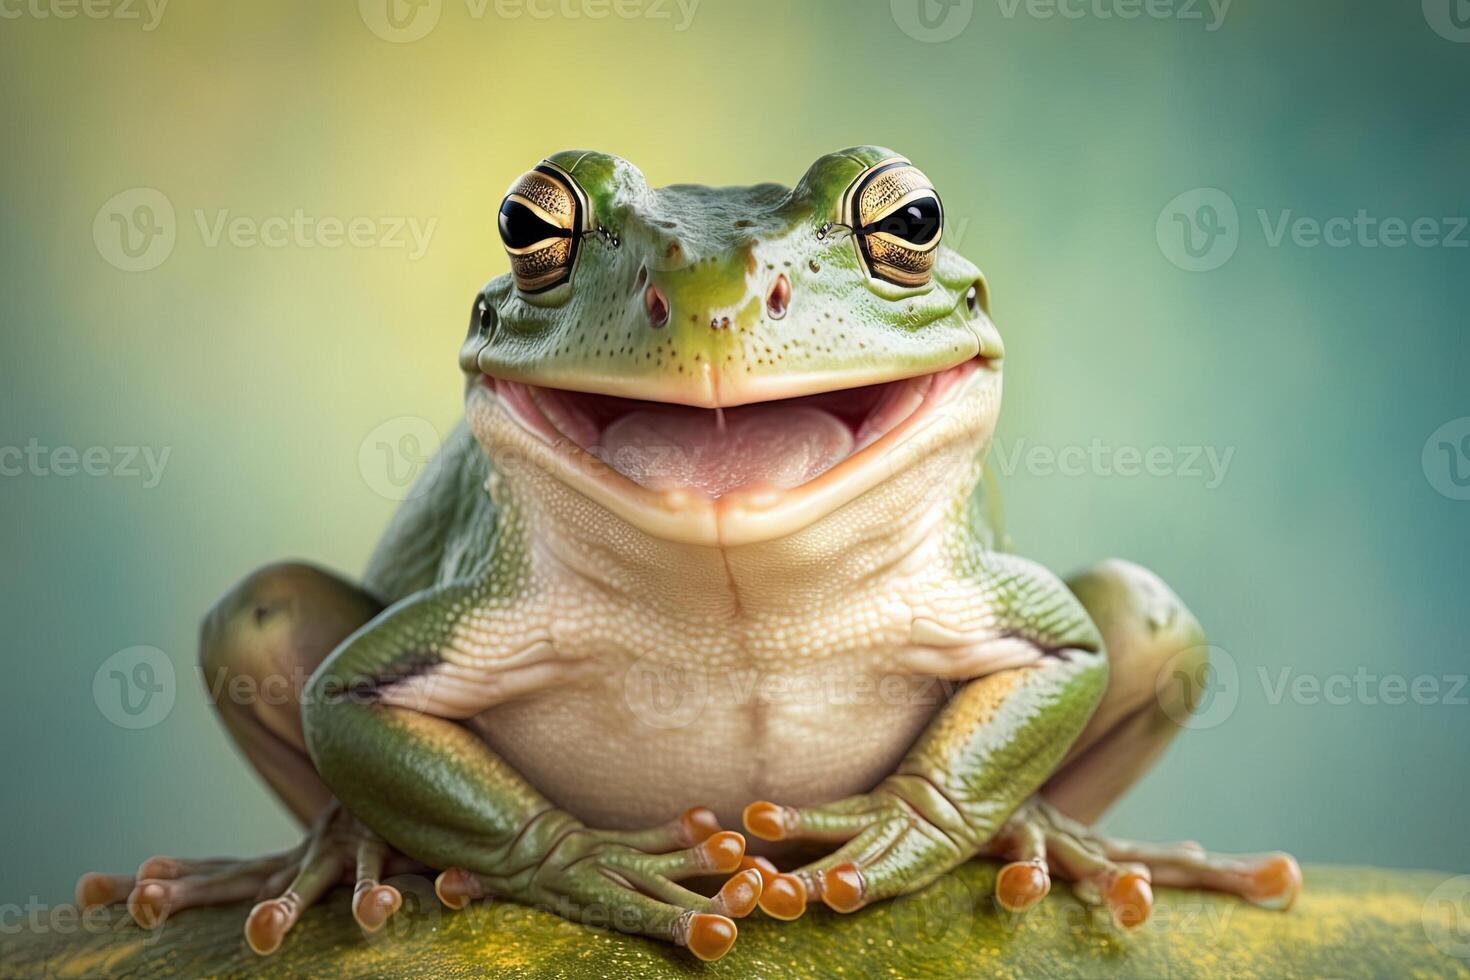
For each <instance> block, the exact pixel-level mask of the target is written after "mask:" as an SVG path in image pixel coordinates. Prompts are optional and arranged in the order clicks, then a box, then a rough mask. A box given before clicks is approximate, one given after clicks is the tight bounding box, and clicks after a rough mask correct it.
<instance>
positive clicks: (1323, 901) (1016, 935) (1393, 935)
mask: <svg viewBox="0 0 1470 980" xmlns="http://www.w3.org/2000/svg"><path fill="white" fill-rule="evenodd" d="M995 871H996V869H995V866H994V865H992V864H987V863H984V862H979V861H972V862H970V863H969V864H967V865H965V866H964V867H962V868H959V869H957V870H956V871H955V872H954V873H952V874H950V875H948V876H946V877H945V878H944V879H943V880H942V881H941V882H939V883H937V884H935V885H934V886H932V887H930V888H927V889H925V890H923V891H921V892H919V893H917V894H915V895H913V896H911V897H909V898H905V899H902V900H900V901H897V902H884V903H880V904H878V905H875V906H873V907H871V908H868V909H864V910H863V911H862V912H859V913H857V914H855V915H852V916H844V917H839V916H837V915H835V914H834V913H831V912H828V911H827V910H825V909H821V908H816V909H812V910H811V911H809V912H808V913H807V914H806V915H805V916H803V917H802V918H801V919H799V920H797V921H795V922H776V921H774V920H769V919H759V918H752V919H748V920H746V921H744V922H742V923H741V926H740V941H739V942H737V943H736V944H735V948H734V949H733V950H731V951H730V954H729V955H728V956H726V957H725V958H724V959H722V960H720V961H719V962H718V963H694V962H691V960H690V957H689V956H688V955H687V954H686V953H684V952H683V951H681V950H676V949H674V948H672V947H670V946H667V945H665V944H663V943H656V942H650V941H648V940H645V939H641V938H639V937H637V936H629V935H623V934H620V933H618V932H614V931H601V930H589V929H584V928H582V927H580V926H576V925H573V924H571V923H569V922H566V921H564V920H562V919H560V918H558V917H556V916H555V915H552V914H549V913H546V912H540V911H537V910H534V909H528V908H524V907H522V906H519V905H514V904H511V903H505V902H494V903H485V904H481V905H475V906H471V907H470V908H468V909H465V910H464V911H462V912H450V911H446V910H443V909H442V908H440V906H439V902H438V900H437V899H435V898H434V896H433V894H432V892H431V891H430V890H429V889H428V887H427V882H425V881H423V880H422V879H419V883H418V884H417V886H414V885H413V884H412V879H408V878H399V879H394V880H395V882H396V883H397V884H399V885H400V886H401V887H402V888H403V891H404V895H405V906H404V909H403V912H402V913H401V914H399V915H398V916H395V917H394V918H393V919H392V920H391V921H390V923H389V925H388V927H387V929H386V930H385V931H384V932H383V933H382V934H380V935H379V936H377V937H375V938H374V939H373V941H370V942H365V941H364V940H363V937H362V933H361V932H360V931H359V930H358V928H357V926H356V925H355V924H354V923H353V921H352V916H351V914H350V913H349V911H348V908H347V905H348V901H349V895H348V894H347V892H346V890H345V889H344V890H342V891H339V892H337V893H336V894H335V896H334V897H333V898H332V899H331V900H329V901H328V902H326V903H325V905H324V906H323V907H320V908H313V909H309V910H308V911H307V912H306V914H305V916H304V917H303V918H302V920H301V922H300V923H299V924H298V925H297V926H296V928H295V929H294V930H292V932H291V934H290V935H289V936H288V937H287V939H286V943H285V945H284V946H283V947H282V949H281V950H280V952H278V953H276V954H275V955H274V956H273V957H272V958H271V959H270V960H269V961H267V962H266V963H265V965H262V961H261V960H260V958H259V957H258V956H256V955H255V954H254V953H252V952H251V951H250V950H249V949H248V948H246V946H245V944H244V943H243V942H242V941H241V939H240V919H241V917H242V916H243V915H244V911H245V910H244V909H243V908H242V907H240V906H225V907H220V908H209V909H193V910H190V911H188V912H182V913H179V914H178V915H177V916H175V917H172V918H170V919H169V921H168V923H167V924H166V925H165V926H164V927H163V929H162V930H160V931H159V932H158V933H147V932H142V931H140V930H139V929H137V928H136V927H135V926H134V925H133V923H132V921H131V920H130V919H129V918H128V917H127V914H126V913H125V912H124V911H123V910H122V909H121V908H115V909H112V910H110V911H109V910H100V911H99V912H98V913H94V914H93V921H94V923H95V922H101V919H100V918H99V917H101V916H103V914H104V913H105V917H106V920H107V921H106V923H105V924H102V925H101V926H100V927H98V926H94V928H91V929H87V930H81V929H76V928H73V927H72V926H71V925H70V924H69V923H68V924H65V925H58V926H57V927H54V928H46V929H39V930H28V931H26V932H24V933H21V934H10V935H4V936H0V977H39V976H46V977H95V976H140V977H149V976H189V977H206V976H208V977H214V976H220V977H250V976H261V975H262V974H266V975H269V976H272V977H283V978H289V977H302V978H309V977H320V976H332V977H343V978H358V977H361V978H377V977H386V976H425V977H429V976H432V977H442V978H456V977H465V978H469V977H482V976H486V975H487V974H488V975H493V976H497V977H507V978H533V977H534V978H545V977H568V978H570V977H583V976H607V977H651V978H675V977H709V978H714V977H731V978H736V977H740V978H748V977H769V978H777V977H781V978H807V977H809V978H812V980H827V978H829V977H834V976H838V977H843V976H846V977H862V976H891V977H943V976H956V977H1076V978H1097V977H1139V978H1147V980H1154V978H1158V977H1174V978H1188V977H1201V978H1214V977H1221V976H1229V977H1240V978H1257V977H1258V978H1262V980H1276V978H1292V977H1300V978H1304V980H1315V978H1318V977H1425V978H1428V977H1458V978H1470V960H1467V959H1465V958H1463V957H1457V956H1452V955H1450V952H1452V951H1455V949H1456V948H1457V947H1458V946H1459V945H1460V943H1459V941H1458V940H1457V939H1456V937H1457V936H1459V935H1462V934H1459V933H1456V931H1455V926H1456V923H1455V916H1456V913H1457V909H1456V907H1455V906H1454V904H1453V903H1450V902H1437V903H1436V902H1430V901H1428V896H1429V895H1430V893H1431V892H1432V891H1433V890H1434V889H1435V888H1436V887H1437V886H1438V885H1439V884H1440V883H1441V882H1443V881H1445V880H1446V878H1448V877H1449V875H1447V874H1445V873H1436V872H1428V871H1386V870H1381V869H1376V868H1334V867H1321V866H1311V867H1308V868H1307V869H1306V874H1307V880H1308V882H1309V883H1310V886H1311V887H1310V888H1309V889H1308V890H1307V891H1306V892H1305V893H1304V894H1303V896H1302V898H1301V901H1300V903H1299V904H1298V906H1297V908H1296V910H1295V911H1294V912H1293V914H1291V915H1280V914H1278V913H1275V912H1269V911H1265V910H1263V909H1256V908H1252V907H1251V906H1249V905H1245V904H1242V903H1241V902H1239V901H1237V900H1235V899H1234V898H1231V897H1230V896H1225V895H1219V894H1214V893H1210V892H1191V891H1176V890H1174V889H1167V890H1161V891H1160V892H1159V893H1158V901H1157V904H1156V905H1155V907H1154V914H1153V918H1152V919H1151V920H1150V921H1149V922H1148V923H1147V924H1146V925H1144V926H1143V927H1142V928H1141V929H1139V930H1137V931H1136V932H1135V933H1133V934H1131V935H1129V936H1127V937H1126V938H1120V937H1118V936H1117V935H1116V933H1115V932H1113V931H1112V930H1111V929H1110V928H1109V926H1108V924H1107V922H1106V916H1105V913H1102V912H1101V911H1100V910H1097V909H1093V908H1089V907H1088V906H1086V905H1083V904H1082V903H1080V902H1078V901H1077V900H1076V899H1075V898H1073V897H1072V896H1071V895H1070V893H1069V892H1068V890H1067V889H1066V888H1065V887H1062V886H1058V887H1057V888H1054V889H1053V890H1052V893H1051V895H1050V896H1048V897H1047V899H1046V900H1045V901H1044V902H1042V903H1041V904H1040V905H1038V906H1037V907H1036V908H1034V909H1032V910H1031V911H1030V912H1028V913H1027V914H1026V915H1024V916H1020V917H1015V918H1013V917H1011V916H1008V915H1005V914H1003V913H1001V912H998V911H997V910H996V908H995V906H994V905H993V904H992V902H991V900H990V896H991V894H992V893H993V891H994V888H995ZM1427 928H1433V929H1436V930H1437V933H1436V934H1437V935H1439V936H1441V937H1445V938H1449V939H1451V940H1452V941H1454V943H1455V944H1454V945H1453V946H1451V947H1449V948H1448V949H1447V950H1446V951H1441V950H1439V949H1437V948H1436V947H1435V946H1433V945H1432V944H1431V943H1430V941H1429V939H1428V935H1427V933H1426V929H1427Z"/></svg>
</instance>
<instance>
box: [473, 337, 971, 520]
mask: <svg viewBox="0 0 1470 980" xmlns="http://www.w3.org/2000/svg"><path fill="white" fill-rule="evenodd" d="M998 376H999V372H998V370H996V366H995V365H994V364H992V362H991V360H990V359H988V358H985V357H971V358H969V359H967V360H965V361H963V362H961V363H959V364H957V365H954V366H952V367H949V368H946V369H943V370H940V371H936V372H933V373H930V374H923V375H919V376H915V377H907V378H899V379H896V380H893V381H888V382H880V383H877V384H868V385H863V386H860V387H854V388H846V389H840V390H836V391H824V392H820V393H815V394H809V395H801V396H797V397H790V398H781V399H775V400H770V401H758V402H751V403H746V404H743V405H738V406H734V407H725V408H705V407H697V406H691V405H685V404H676V403H671V402H661V401H646V400H640V399H634V398H625V397H620V396H614V395H604V394H596V393H589V392H583V391H573V390H567V389H562V388H552V387H545V386H540V385H533V384H527V383H523V382H517V381H510V380H506V379H503V378H495V377H492V376H490V375H481V383H482V388H483V389H484V390H485V391H486V392H487V393H489V394H492V395H493V396H494V400H495V402H496V403H497V404H498V405H499V406H501V407H502V408H503V409H504V414H505V415H506V416H508V417H509V418H510V419H511V420H513V421H514V423H515V427H516V428H517V429H519V430H520V431H521V432H523V433H527V434H530V435H531V436H534V437H535V441H536V442H537V443H539V444H540V445H541V446H542V447H543V448H544V449H548V450H550V452H551V455H552V457H553V460H552V462H553V465H554V466H555V468H556V469H557V470H558V471H559V472H558V473H557V475H558V476H559V477H561V478H562V480H563V482H568V483H572V484H573V485H574V486H575V487H576V488H577V489H579V490H581V491H582V492H583V493H586V494H587V495H588V496H592V497H594V499H598V500H599V502H602V503H604V504H607V505H609V506H610V507H612V509H614V510H615V511H617V512H620V513H622V514H623V516H625V517H630V518H635V520H634V523H636V524H642V525H645V530H650V531H656V530H657V528H655V527H653V526H649V524H650V522H652V523H653V524H657V525H662V524H663V523H664V522H663V521H662V518H661V517H660V516H659V515H664V516H667V515H669V514H672V513H678V514H680V515H681V516H682V517H684V518H687V519H690V520H695V522H696V523H699V524H704V523H712V524H713V525H714V527H713V529H712V530H711V531H710V532H709V534H698V535H697V536H698V537H701V538H704V537H715V538H720V539H721V540H723V536H722V535H721V533H720V526H721V525H723V524H726V523H729V522H730V521H732V520H735V519H736V515H737V514H738V515H740V517H741V518H742V519H745V520H746V521H747V523H748V522H749V520H751V519H754V518H755V517H756V516H757V515H761V514H764V515H768V516H769V515H773V514H774V513H775V512H776V511H781V512H783V514H785V518H784V519H782V520H780V521H778V522H776V523H777V524H779V525H780V526H781V527H786V528H790V527H794V526H797V525H799V523H800V521H801V518H800V516H799V515H798V514H796V513H795V512H797V511H805V512H807V516H809V517H813V518H814V517H816V516H820V514H821V513H825V512H827V511H828V510H830V509H832V508H833V507H834V506H836V505H837V504H840V503H841V500H838V499H835V498H837V497H843V498H847V499H851V496H853V495H855V493H856V492H861V490H862V489H863V486H868V487H871V486H873V485H876V484H877V483H878V482H881V481H882V480H883V479H884V477H885V476H888V475H892V473H893V472H894V471H895V467H896V465H898V462H899V460H898V457H897V456H896V455H895V450H897V449H898V448H899V447H900V446H902V445H904V444H905V443H906V442H907V441H912V440H911V439H910V437H911V436H913V435H914V434H915V433H917V432H918V431H920V430H924V429H926V428H934V426H932V425H928V424H926V423H932V422H935V421H942V420H944V417H945V416H946V415H948V414H950V413H946V412H944V411H943V408H944V406H946V405H948V404H950V403H951V402H953V401H955V400H956V396H957V395H958V394H959V393H960V392H961V391H962V390H965V389H967V388H969V387H973V385H974V383H975V382H976V381H978V380H981V379H986V378H992V379H998ZM697 514H703V515H705V516H707V517H708V518H709V519H710V520H709V522H706V521H702V520H698V519H697V517H696V515H697ZM639 517H642V518H646V520H639V519H636V518H639ZM681 523H687V521H684V522H681ZM757 523H759V521H757ZM771 529H772V530H773V531H774V530H776V525H772V528H771ZM671 536H677V537H683V536H684V535H671Z"/></svg>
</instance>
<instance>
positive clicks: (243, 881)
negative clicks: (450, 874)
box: [76, 805, 420, 954]
mask: <svg viewBox="0 0 1470 980" xmlns="http://www.w3.org/2000/svg"><path fill="white" fill-rule="evenodd" d="M385 867H386V870H388V871H390V872H391V873H399V872H401V871H412V870H419V869H420V866H419V865H417V864H416V863H414V862H411V861H409V860H408V859H407V858H405V857H403V856H402V855H399V854H397V853H396V852H395V853H390V852H389V849H388V847H387V845H385V844H384V843H383V841H382V840H380V839H379V838H378V837H377V836H376V835H375V834H373V833H372V832H371V831H369V830H368V829H367V828H366V827H364V826H363V825H362V824H360V823H359V822H358V821H357V820H355V819H354V818H353V817H352V816H350V815H349V814H348V813H347V812H346V811H345V810H342V809H341V808H340V807H337V806H335V805H334V806H332V807H330V808H329V809H328V810H327V812H325V813H324V814H323V815H322V817H321V818H320V819H318V821H317V822H316V824H315V825H314V826H313V827H312V829H311V831H310V832H309V833H308V835H307V837H306V839H305V840H304V841H302V842H301V844H299V845H298V846H296V847H295V848H292V849H291V850H289V851H283V852H281V853H280V854H272V855H268V856H266V857H261V858H254V859H249V860H239V859H234V858H211V859H204V860H189V859H181V858H172V857H155V858H150V859H148V860H147V861H144V862H143V864H142V865H141V866H140V867H139V868H138V872H137V874H136V875H106V874H96V873H93V874H86V875H83V876H82V878H81V880H79V881H78V882H77V888H76V900H77V904H78V905H80V906H81V907H83V908H93V907H96V906H100V905H111V904H113V903H116V902H120V901H126V902H127V906H128V912H129V913H130V914H131V915H132V917H133V920H134V921H135V922H137V923H138V925H140V926H142V927H143V928H145V929H157V928H159V927H160V926H162V925H163V923H164V921H165V920H166V919H167V918H168V917H169V916H170V915H171V914H172V913H174V912H179V911H182V910H184V909H189V908H196V907H199V906H204V905H223V904H228V903H231V902H238V901H243V900H245V899H250V898H254V899H255V900H256V902H257V904H256V905H255V907H254V908H253V909H252V910H251V911H250V915H249V917H248V918H247V919H246V921H245V939H246V942H248V943H249V945H250V948H251V949H253V950H255V952H257V953H260V954H267V953H273V952H275V951H276V950H277V949H278V948H279V947H280V945H281V941H282V940H283V939H284V938H285V936H286V933H287V932H288V931H289V930H290V929H291V927H292V926H293V925H295V924H296V920H297V919H299V918H300V916H301V913H302V912H303V911H304V910H305V909H306V908H308V907H310V906H311V905H312V904H313V903H314V902H316V901H317V899H319V898H320V897H321V896H322V895H323V894H324V893H325V892H327V891H328V890H329V889H330V888H331V887H332V886H333V885H336V884H338V883H342V882H350V883H353V884H354V885H355V888H354V892H353V898H352V914H353V916H354V918H356V919H357V922H358V925H360V926H361V927H362V929H363V931H364V932H367V933H373V932H376V931H378V930H379V929H381V928H383V926H384V924H385V923H387V921H388V919H389V917H390V916H392V915H393V913H394V912H396V911H398V908H399V906H400V905H402V903H403V898H402V896H401V895H400V894H399V892H398V889H396V888H394V887H393V886H392V885H387V884H382V883H381V882H380V879H381V878H382V876H383V873H384V870H385Z"/></svg>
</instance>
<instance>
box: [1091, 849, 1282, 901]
mask: <svg viewBox="0 0 1470 980" xmlns="http://www.w3.org/2000/svg"><path fill="white" fill-rule="evenodd" d="M1103 850H1104V852H1105V853H1106V854H1107V856H1108V857H1109V858H1110V859H1112V860H1115V861H1127V862H1133V863H1139V864H1143V865H1146V866H1147V867H1148V869H1149V871H1150V873H1151V878H1152V880H1153V882H1154V883H1155V884H1158V885H1166V886H1169V887H1172V888H1207V889H1210V890H1211V891H1219V892H1227V893H1229V894H1232V895H1239V896H1240V897H1241V898H1244V899H1245V900H1246V901H1248V902H1251V903H1253V904H1255V905H1259V906H1261V907H1262V908H1268V909H1288V908H1290V907H1291V906H1292V903H1293V902H1295V901H1296V896H1297V894H1298V893H1299V892H1300V891H1301V887H1302V870H1301V866H1300V865H1299V864H1297V861H1296V859H1295V858H1294V857H1292V856H1291V855H1290V854H1285V853H1281V852H1276V853H1272V854H1250V855H1229V854H1211V853H1208V852H1206V851H1205V850H1204V849H1203V848H1201V847H1200V846H1199V845H1198V844H1194V843H1192V842H1187V843H1183V844H1142V843H1138V842H1136V841H1114V840H1104V841H1103Z"/></svg>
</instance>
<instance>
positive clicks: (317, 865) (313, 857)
mask: <svg viewBox="0 0 1470 980" xmlns="http://www.w3.org/2000/svg"><path fill="white" fill-rule="evenodd" d="M346 869H347V861H346V860H345V859H344V858H343V857H342V855H341V854H339V853H338V852H337V851H335V850H334V849H331V848H327V847H323V846H321V844H320V839H317V840H314V841H313V842H312V846H311V847H310V848H309V849H308V850H307V853H306V858H305V860H304V861H302V864H301V869H300V870H299V871H298V872H297V874H296V877H295V878H293V879H292V880H291V883H290V884H289V885H287V886H286V890H285V892H283V893H282V894H281V896H280V897H279V898H270V899H266V900H265V901H263V902H261V903H259V904H258V905H256V906H255V908H253V909H251V910H250V917H249V918H248V919H246V920H245V941H246V942H247V943H249V945H250V948H251V949H253V950H255V952H257V953H259V954H261V955H262V956H264V955H267V954H269V953H274V952H275V951H276V950H277V949H279V948H280V946H281V941H282V940H284V939H285V938H286V933H287V932H289V931H290V930H291V927H292V926H294V925H295V924H296V920H297V919H299V918H301V913H302V912H303V911H305V910H306V909H307V908H309V907H310V906H311V905H313V904H314V903H315V902H316V900H317V899H319V898H321V897H322V895H323V894H325V893H326V891H327V889H329V888H331V887H332V886H333V885H335V884H337V882H339V881H341V880H342V874H343V872H344V871H345V870H346Z"/></svg>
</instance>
